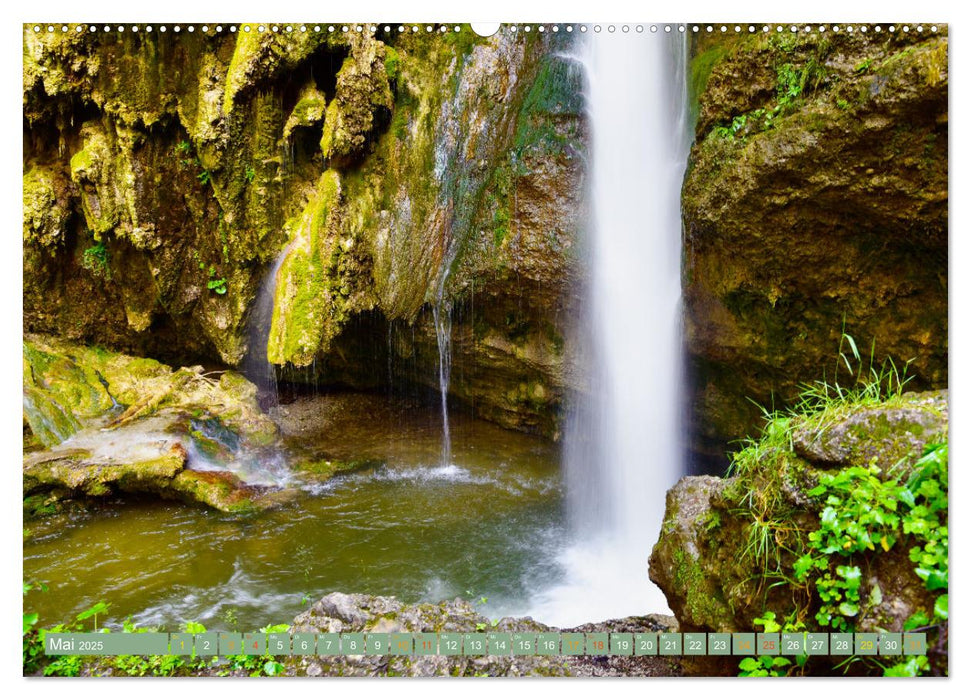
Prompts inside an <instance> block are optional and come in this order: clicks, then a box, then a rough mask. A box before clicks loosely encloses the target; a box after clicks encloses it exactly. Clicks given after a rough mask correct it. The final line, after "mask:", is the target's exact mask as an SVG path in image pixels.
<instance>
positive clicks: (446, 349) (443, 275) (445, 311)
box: [432, 237, 458, 467]
mask: <svg viewBox="0 0 971 700" xmlns="http://www.w3.org/2000/svg"><path fill="white" fill-rule="evenodd" d="M457 252H458V246H457V245H454V241H453V240H452V239H451V237H449V240H448V241H447V242H446V244H445V256H444V259H443V260H442V266H441V268H440V269H439V272H438V292H437V294H436V296H435V304H434V306H432V319H433V320H434V322H435V341H436V343H437V345H438V393H439V394H440V395H441V399H442V466H443V467H447V466H449V465H450V464H451V463H452V432H451V429H450V428H449V425H448V385H449V382H450V381H451V378H452V302H451V301H450V300H449V299H447V298H446V295H445V283H446V282H447V281H448V275H449V272H451V271H452V263H454V262H455V256H456V253H457Z"/></svg>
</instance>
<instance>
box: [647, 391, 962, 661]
mask: <svg viewBox="0 0 971 700" xmlns="http://www.w3.org/2000/svg"><path fill="white" fill-rule="evenodd" d="M914 426H919V430H917V429H915V427H914ZM858 428H863V429H858ZM942 442H943V443H946V442H947V393H946V392H933V393H921V394H902V395H899V396H895V397H893V398H890V399H887V400H884V401H863V400H860V399H859V397H857V398H856V399H854V400H852V401H848V402H840V401H834V402H832V403H831V404H829V405H827V406H824V407H822V408H821V410H820V411H817V412H814V413H811V414H806V415H799V416H792V417H775V418H773V420H772V421H771V422H770V423H769V424H768V426H767V429H766V432H765V435H764V436H763V437H762V438H761V439H760V440H758V441H752V442H751V443H749V444H748V446H747V447H746V448H745V449H743V450H741V451H740V452H738V453H736V454H735V457H734V465H733V469H732V475H731V476H730V477H729V478H725V479H719V478H716V477H711V476H697V477H685V478H683V479H681V481H679V482H678V484H677V485H676V486H675V487H674V488H673V489H671V491H669V492H668V496H667V505H666V510H665V517H664V522H663V525H662V528H661V533H660V537H659V540H658V542H657V544H656V545H655V547H654V550H653V552H652V553H651V558H650V576H651V580H653V581H654V582H655V583H657V585H658V586H659V587H660V588H661V590H662V591H664V593H665V595H666V597H667V601H668V605H670V607H671V609H672V611H673V612H674V614H675V617H677V619H678V623H679V625H680V627H681V629H683V630H702V631H722V632H730V631H737V630H739V629H753V625H754V624H755V622H754V621H755V620H756V619H757V618H764V616H765V613H767V612H770V613H772V614H773V615H774V616H775V618H774V619H775V620H776V621H777V622H778V623H779V624H780V625H782V624H789V625H791V626H792V627H790V629H802V627H799V626H800V625H802V626H804V627H805V628H806V629H809V630H830V629H847V628H848V629H850V630H853V629H855V630H856V631H858V632H869V631H891V632H901V631H904V624H905V622H906V621H907V620H908V618H910V616H911V615H914V614H915V613H922V614H925V615H928V617H927V619H928V620H930V616H929V615H930V611H932V610H933V609H934V605H935V599H936V597H937V596H938V595H940V594H941V593H946V586H947V582H946V574H945V577H944V582H943V586H942V585H941V583H939V582H933V584H932V585H925V581H924V580H922V576H921V575H920V571H919V569H920V567H921V566H923V564H921V563H919V561H918V560H917V559H915V558H914V555H913V548H914V547H916V548H917V550H918V552H920V551H921V548H922V547H923V546H924V544H925V543H924V540H921V539H920V538H921V537H923V535H922V534H921V532H922V530H921V528H927V527H930V526H931V525H928V522H930V521H929V520H928V521H927V522H925V520H924V519H923V518H924V517H925V516H923V515H920V514H919V513H917V511H916V510H915V511H912V514H916V515H915V516H914V517H917V520H918V521H919V522H918V523H917V525H914V526H909V525H905V524H904V522H905V520H906V518H907V517H909V516H908V513H911V511H910V509H911V508H913V507H914V505H915V504H914V501H913V499H911V498H910V497H908V496H907V495H906V493H903V495H901V496H899V497H898V495H896V494H898V493H902V492H901V491H899V489H901V488H903V486H902V485H906V484H908V483H911V482H909V481H908V480H909V479H912V478H913V475H914V474H915V473H916V472H922V473H924V472H926V469H927V466H926V464H925V462H918V460H919V459H921V458H922V455H924V454H925V453H926V452H927V450H928V449H930V448H931V447H934V445H937V444H939V443H942ZM800 444H801V445H802V447H799V445H800ZM944 454H945V459H946V450H945V452H944ZM827 479H829V480H830V481H826V480H827ZM833 479H837V480H839V479H842V480H843V481H841V482H840V483H843V484H845V485H844V486H843V487H842V488H843V489H844V490H842V491H832V490H827V488H829V487H827V488H819V487H820V484H824V483H832V480H833ZM942 479H943V481H941V480H940V479H938V477H935V480H934V483H933V484H928V486H927V487H926V489H925V490H926V492H927V493H929V494H932V495H934V494H938V493H940V491H939V489H943V490H944V491H945V492H946V489H947V476H946V465H944V475H943V477H942ZM882 484H886V485H888V486H887V488H886V491H885V492H884V491H879V489H881V488H883V487H882V486H881V485H882ZM913 488H914V489H915V490H918V489H919V488H923V487H918V486H914V487H913ZM895 489H897V490H895ZM916 507H917V508H918V509H919V508H924V506H923V504H922V503H917V505H916ZM837 508H839V509H843V510H841V511H837V510H836V509H837ZM883 508H886V509H887V511H886V512H887V515H886V518H885V519H884V517H883V516H881V517H880V518H877V519H876V520H866V521H865V520H864V519H863V518H864V517H865V516H864V515H862V514H865V513H867V512H875V511H877V510H880V509H883ZM854 509H857V510H854ZM925 510H926V509H925ZM841 512H843V513H855V512H859V513H861V515H860V516H859V517H858V519H857V521H854V522H851V520H852V518H851V517H850V516H849V515H845V514H844V515H840V514H839V513H841ZM918 516H919V517H918ZM926 517H927V518H931V517H932V516H929V515H928V516H926ZM936 517H937V516H933V518H936ZM941 517H942V520H941V523H944V524H945V525H946V519H947V511H946V509H945V510H944V511H943V514H942V515H941ZM840 518H843V519H844V521H843V522H844V525H832V523H836V522H841V521H840ZM847 518H849V520H846V519H847ZM935 522H936V521H935ZM826 523H831V525H830V527H831V529H830V530H825V529H822V528H824V526H825V525H826ZM832 528H837V529H832ZM839 528H845V532H844V530H843V529H839ZM870 530H873V531H879V532H882V533H883V534H882V535H878V536H876V539H877V540H879V542H876V541H875V542H869V540H867V539H866V537H867V535H866V533H867V532H868V531H870ZM820 532H823V533H824V534H822V535H821V534H819V533H820ZM826 532H829V533H836V535H839V537H841V538H842V539H841V540H840V541H841V542H842V545H840V546H836V547H829V544H828V542H829V540H824V539H822V538H824V537H828V536H829V535H827V534H825V533H826ZM943 532H944V533H945V534H944V537H945V539H946V527H945V530H944V531H943ZM840 533H842V534H840ZM915 533H916V534H915ZM836 535H834V536H836ZM868 542H869V544H868ZM814 543H817V544H814ZM946 547H947V545H946V542H945V544H944V557H945V559H946V552H947V549H946ZM814 557H815V559H813V558H814ZM811 562H815V563H811ZM840 567H844V568H845V569H846V570H848V569H850V568H852V567H856V572H857V573H860V575H861V587H860V590H859V592H858V595H857V597H855V598H852V599H851V598H849V597H848V596H849V594H845V593H844V592H840V593H839V595H840V597H839V598H837V599H836V600H837V602H840V601H852V605H848V606H847V607H844V608H841V609H840V612H841V613H842V614H843V615H844V616H845V618H842V619H836V617H835V614H831V613H829V612H827V613H824V614H823V621H822V622H821V621H820V618H819V617H818V614H821V611H822V610H823V606H824V604H825V601H824V600H823V598H822V597H821V594H820V593H819V592H818V591H817V588H816V586H814V585H813V581H814V576H827V575H828V576H834V575H836V576H837V577H838V574H833V573H832V572H833V571H836V572H838V571H839V570H840ZM945 569H946V564H945ZM813 572H815V573H813ZM820 572H822V573H820ZM861 572H862V573H861ZM807 574H810V575H809V576H808V577H807ZM923 578H924V579H926V578H927V576H926V575H925V576H923ZM844 595H846V596H847V597H845V598H844V597H842V596H844ZM831 605H834V606H835V604H831ZM945 617H946V613H945ZM827 624H829V625H833V627H832V628H830V627H827ZM840 625H842V626H840ZM935 630H936V627H935ZM935 634H937V632H936V631H935ZM941 634H942V635H943V636H942V637H941V638H942V639H946V631H945V632H942V633H941ZM939 651H940V649H938V650H937V651H936V652H935V653H939ZM945 653H946V652H945ZM945 658H946V657H945Z"/></svg>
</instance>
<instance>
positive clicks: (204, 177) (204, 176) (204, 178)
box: [196, 170, 212, 185]
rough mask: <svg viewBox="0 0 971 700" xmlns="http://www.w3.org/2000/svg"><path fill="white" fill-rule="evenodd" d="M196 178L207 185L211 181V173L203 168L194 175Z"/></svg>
mask: <svg viewBox="0 0 971 700" xmlns="http://www.w3.org/2000/svg"><path fill="white" fill-rule="evenodd" d="M196 179H197V180H198V181H199V182H201V183H202V184H203V185H208V184H209V183H210V182H211V181H212V174H211V173H210V172H209V171H208V170H203V171H202V172H201V173H199V174H198V175H196Z"/></svg>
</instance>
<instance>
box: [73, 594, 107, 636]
mask: <svg viewBox="0 0 971 700" xmlns="http://www.w3.org/2000/svg"><path fill="white" fill-rule="evenodd" d="M109 607H110V606H109V605H108V604H107V603H106V602H104V601H103V600H101V601H98V602H97V603H95V604H94V605H92V606H91V607H90V608H88V609H87V610H85V611H84V612H82V613H79V614H78V616H77V618H76V619H77V621H78V622H84V621H85V620H87V619H88V618H90V617H93V618H94V630H93V631H97V630H98V615H102V614H104V613H106V612H108V608H109Z"/></svg>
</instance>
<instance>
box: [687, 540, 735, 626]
mask: <svg viewBox="0 0 971 700" xmlns="http://www.w3.org/2000/svg"><path fill="white" fill-rule="evenodd" d="M674 567H675V568H674V581H675V585H677V586H678V589H679V591H680V592H681V593H682V594H683V595H684V597H685V601H686V602H685V607H686V608H687V610H688V611H690V613H691V619H692V620H694V621H702V620H704V621H710V622H716V621H718V620H725V619H731V617H732V613H731V611H730V610H729V609H728V607H727V605H726V604H725V603H724V601H723V600H722V598H721V595H720V593H719V592H717V591H712V590H711V589H710V588H709V587H708V586H707V585H706V584H707V576H706V575H705V572H704V571H703V570H702V568H701V566H700V565H699V564H698V562H697V561H695V560H694V559H692V558H691V555H689V554H686V553H685V552H683V551H681V550H678V551H676V552H675V553H674Z"/></svg>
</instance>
